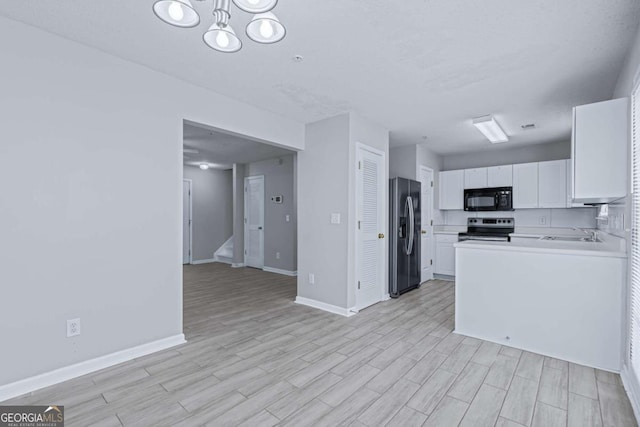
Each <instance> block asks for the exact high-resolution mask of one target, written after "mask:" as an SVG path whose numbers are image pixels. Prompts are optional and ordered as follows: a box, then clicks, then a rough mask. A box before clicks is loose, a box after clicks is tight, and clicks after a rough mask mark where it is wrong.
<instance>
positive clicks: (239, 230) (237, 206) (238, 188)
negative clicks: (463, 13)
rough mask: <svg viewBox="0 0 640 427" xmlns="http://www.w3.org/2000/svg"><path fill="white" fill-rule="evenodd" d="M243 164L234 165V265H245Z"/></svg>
mask: <svg viewBox="0 0 640 427" xmlns="http://www.w3.org/2000/svg"><path fill="white" fill-rule="evenodd" d="M244 171H245V167H244V165H242V164H238V163H236V164H234V165H233V263H234V264H238V265H240V264H244V173H245V172H244Z"/></svg>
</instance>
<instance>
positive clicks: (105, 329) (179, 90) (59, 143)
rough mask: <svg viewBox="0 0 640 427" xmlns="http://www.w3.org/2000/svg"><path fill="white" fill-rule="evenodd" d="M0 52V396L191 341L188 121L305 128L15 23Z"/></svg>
mask: <svg viewBox="0 0 640 427" xmlns="http://www.w3.org/2000/svg"><path fill="white" fill-rule="evenodd" d="M0 50H1V51H2V60H3V67H2V77H3V81H4V82H5V83H6V84H4V85H3V89H2V96H1V97H0V117H1V126H0V138H1V139H2V143H1V144H0V179H1V180H2V182H4V183H5V185H4V187H3V191H2V198H0V227H1V229H0V234H1V235H2V245H1V246H0V259H2V260H3V267H2V269H0V283H2V286H3V301H4V302H5V304H3V308H2V310H0V336H2V339H3V342H4V343H5V344H6V345H5V350H6V351H4V352H3V355H2V366H3V367H5V369H1V370H0V386H1V385H3V384H7V383H11V382H14V381H17V380H20V379H24V378H26V377H30V376H33V375H36V374H40V373H43V372H48V371H51V370H53V369H56V368H60V367H64V366H67V365H71V364H74V363H77V362H81V361H85V360H88V359H91V358H95V357H98V356H102V355H106V354H109V353H112V352H116V351H119V350H123V349H127V348H130V347H133V346H137V345H140V344H143V343H147V342H151V341H154V340H158V339H162V338H166V337H170V336H175V335H179V334H181V333H182V273H181V271H182V269H181V263H182V262H181V261H182V254H181V252H182V231H181V222H182V200H181V193H182V174H183V173H182V126H183V119H188V120H191V121H195V122H198V123H204V124H207V125H209V126H213V127H219V128H223V129H227V130H229V131H232V132H236V133H239V134H243V135H248V136H250V137H254V138H259V139H262V140H267V141H271V142H274V143H277V144H280V145H283V146H287V147H291V148H296V149H300V148H303V147H304V126H303V125H301V124H299V123H296V122H293V121H289V120H287V119H285V118H283V117H281V116H278V115H275V114H271V113H268V112H265V111H262V110H259V109H257V108H255V107H252V106H250V105H246V104H242V103H240V102H237V101H234V100H232V99H229V98H226V97H223V96H220V95H218V94H216V93H213V92H211V91H207V90H204V89H202V88H198V87H195V86H192V85H190V84H187V83H185V82H183V81H180V80H177V79H175V78H172V77H169V76H166V75H163V74H161V73H157V72H154V71H151V70H149V69H147V68H145V67H142V66H139V65H135V64H133V63H130V62H126V61H123V60H121V59H118V58H116V57H113V56H109V55H107V54H105V53H102V52H100V51H97V50H93V49H91V48H88V47H85V46H83V45H80V44H77V43H74V42H70V41H67V40H64V39H61V38H59V37H57V36H54V35H51V34H48V33H45V32H43V31H40V30H38V29H35V28H32V27H29V26H26V25H23V24H21V23H17V22H15V21H11V20H7V19H4V18H0ZM25 166H26V167H28V169H29V173H25ZM9 183H13V184H9ZM25 310H27V311H25ZM75 317H80V318H81V320H82V335H80V336H79V337H75V338H71V339H70V338H66V334H65V327H66V326H65V325H66V320H67V319H72V318H75Z"/></svg>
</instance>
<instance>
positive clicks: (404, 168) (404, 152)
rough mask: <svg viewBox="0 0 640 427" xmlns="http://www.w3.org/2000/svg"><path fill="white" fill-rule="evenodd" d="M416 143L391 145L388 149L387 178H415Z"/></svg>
mask: <svg viewBox="0 0 640 427" xmlns="http://www.w3.org/2000/svg"><path fill="white" fill-rule="evenodd" d="M417 151H418V148H417V145H405V146H402V147H393V148H391V149H390V150H389V178H397V177H400V178H407V179H413V180H415V179H416V176H417V175H416V159H417Z"/></svg>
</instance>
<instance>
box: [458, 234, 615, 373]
mask: <svg viewBox="0 0 640 427" xmlns="http://www.w3.org/2000/svg"><path fill="white" fill-rule="evenodd" d="M514 249H516V250H514ZM625 269H626V259H625V258H624V257H620V256H589V255H584V254H579V253H578V254H576V253H571V251H567V252H566V253H565V252H562V251H550V252H544V251H540V250H539V249H536V250H532V251H528V250H527V249H526V248H523V247H518V248H513V247H509V243H503V244H490V243H479V242H464V243H458V244H456V300H455V304H456V314H455V321H456V324H455V332H456V333H458V334H462V335H467V336H470V337H474V338H480V339H483V340H487V341H492V342H495V343H499V344H503V345H507V346H511V347H515V348H519V349H523V350H527V351H531V352H534V353H539V354H543V355H547V356H551V357H555V358H558V359H562V360H568V361H571V362H574V363H578V364H581V365H586V366H591V367H594V368H599V369H603V370H607V371H612V372H620V368H621V350H622V339H623V338H622V337H623V328H622V325H623V322H622V318H623V313H624V310H625V308H624V306H623V301H624V298H623V284H624V283H625Z"/></svg>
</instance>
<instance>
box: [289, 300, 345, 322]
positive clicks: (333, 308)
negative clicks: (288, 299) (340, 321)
mask: <svg viewBox="0 0 640 427" xmlns="http://www.w3.org/2000/svg"><path fill="white" fill-rule="evenodd" d="M296 304H301V305H306V306H307V307H313V308H317V309H320V310H324V311H328V312H329V313H333V314H339V315H340V316H344V317H351V316H353V315H355V314H356V313H353V312H352V311H351V310H349V309H348V308H343V307H338V306H337V305H331V304H327V303H325V302H321V301H316V300H314V299H309V298H304V297H296Z"/></svg>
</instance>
